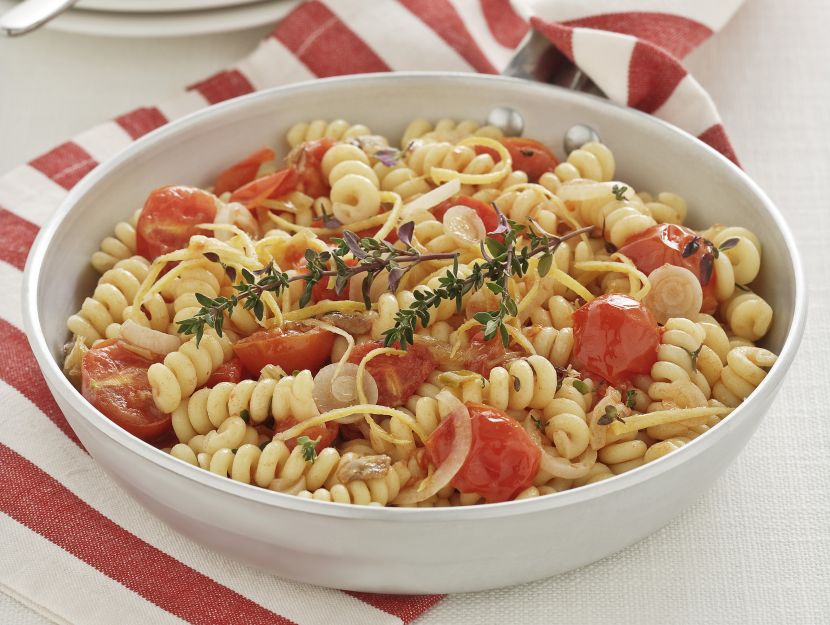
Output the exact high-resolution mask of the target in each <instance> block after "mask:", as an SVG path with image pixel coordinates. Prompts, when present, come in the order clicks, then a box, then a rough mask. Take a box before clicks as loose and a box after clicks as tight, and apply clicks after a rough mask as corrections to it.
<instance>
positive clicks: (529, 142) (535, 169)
mask: <svg viewBox="0 0 830 625" xmlns="http://www.w3.org/2000/svg"><path fill="white" fill-rule="evenodd" d="M499 141H501V143H502V145H504V147H506V148H507V151H508V152H510V158H511V159H512V160H513V169H514V170H516V169H521V170H522V171H523V172H525V173H526V174H527V178H528V180H529V181H530V182H536V181H537V180H539V178H541V177H542V174H544V173H546V172H549V171H553V170H554V169H555V168H556V166H557V165H558V164H559V159H557V158H556V156H554V154H553V152H552V151H551V149H550V148H549V147H548V146H546V145H545V144H544V143H541V142H539V141H536V140H534V139H526V138H525V137H504V138H503V139H499ZM475 151H476V153H477V154H489V155H490V156H491V157H492V158H493V160H494V161H496V162H498V161H499V160H501V157H500V156H499V154H498V152H496V151H495V150H494V149H493V148H488V147H485V146H483V145H477V146H475Z"/></svg>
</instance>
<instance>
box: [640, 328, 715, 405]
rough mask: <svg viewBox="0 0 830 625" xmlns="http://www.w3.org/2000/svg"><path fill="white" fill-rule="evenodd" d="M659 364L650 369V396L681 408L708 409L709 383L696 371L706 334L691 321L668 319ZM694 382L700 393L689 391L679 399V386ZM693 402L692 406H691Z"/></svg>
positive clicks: (661, 343)
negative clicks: (704, 407) (683, 383)
mask: <svg viewBox="0 0 830 625" xmlns="http://www.w3.org/2000/svg"><path fill="white" fill-rule="evenodd" d="M664 330H665V331H664V332H663V336H662V338H661V340H660V347H659V348H658V350H657V362H655V363H654V365H653V366H652V367H651V377H652V379H653V380H654V383H653V384H652V385H651V386H650V387H649V390H648V393H649V395H650V396H651V398H652V399H653V400H654V401H674V403H675V405H677V406H678V407H680V408H695V407H699V406H705V405H706V401H707V399H708V398H709V395H710V394H711V389H710V387H709V381H708V380H707V379H706V376H704V375H703V374H702V373H701V372H700V371H698V369H697V358H698V355H699V353H700V350H701V346H702V345H703V341H704V340H705V339H706V332H705V331H704V330H703V328H702V327H700V326H699V325H698V324H696V323H695V322H694V321H691V320H690V319H684V318H674V319H669V320H668V321H667V322H666V325H665V326H664ZM688 381H690V382H692V383H693V384H694V385H695V387H697V389H698V390H697V392H695V391H694V390H692V389H689V388H687V387H684V388H685V392H684V393H683V395H682V397H683V398H682V400H681V399H680V393H679V391H678V389H679V388H680V386H681V385H680V383H682V382H688ZM690 402H691V403H690Z"/></svg>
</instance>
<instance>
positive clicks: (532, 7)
mask: <svg viewBox="0 0 830 625" xmlns="http://www.w3.org/2000/svg"><path fill="white" fill-rule="evenodd" d="M741 1H742V0H548V1H546V0H528V1H525V2H518V1H517V2H514V6H511V4H510V2H509V0H478V1H475V0H398V1H394V0H375V1H374V2H365V1H363V0H326V1H312V2H306V3H304V4H302V5H300V6H299V7H297V8H296V9H295V10H294V11H293V12H292V13H290V14H289V15H288V16H287V17H285V18H284V19H283V20H282V22H281V23H280V24H279V25H277V26H276V28H275V30H274V31H273V32H272V34H271V35H270V36H269V37H268V38H267V39H266V40H265V41H263V42H262V43H260V44H259V46H258V47H257V49H256V50H255V51H254V52H253V53H252V54H251V55H250V56H249V57H247V58H246V59H244V60H243V61H241V62H240V63H239V64H238V65H237V66H236V67H234V68H231V69H228V70H225V71H222V72H219V73H218V74H215V75H214V76H212V77H210V78H208V79H207V80H204V81H202V82H200V83H198V84H195V85H192V86H190V87H188V88H187V89H186V90H185V91H184V92H183V93H181V94H180V95H178V96H176V97H174V98H172V99H170V100H168V101H166V102H163V103H160V104H157V105H155V106H148V107H143V108H139V109H136V110H134V111H131V112H129V113H126V114H125V115H122V116H120V117H118V118H116V119H115V120H112V121H109V122H106V123H103V124H101V125H99V126H96V127H95V128H92V129H90V130H88V131H87V132H84V133H82V134H80V135H78V136H76V137H74V138H73V139H72V140H70V141H67V142H66V143H63V144H61V145H59V146H57V147H56V148H54V149H53V150H51V151H50V152H48V153H46V154H43V155H42V156H40V157H38V158H36V159H34V160H32V161H30V162H29V163H27V164H25V165H21V166H20V167H18V168H16V169H14V170H12V171H10V172H9V173H7V174H6V175H4V176H2V177H0V287H2V293H3V296H2V297H0V406H2V408H1V409H0V512H2V514H0V535H2V537H3V538H2V543H1V544H0V590H3V591H5V592H6V593H8V594H11V595H12V596H15V597H17V598H19V599H20V600H21V601H23V602H24V603H26V604H27V605H29V606H31V607H33V608H34V609H36V610H37V611H39V612H41V613H42V614H44V615H45V616H47V617H48V618H51V619H53V620H55V621H56V622H61V623H72V624H81V623H83V624H85V625H112V624H113V623H119V624H129V623H135V624H139V623H141V624H146V623H154V624H160V623H181V622H183V621H184V622H188V623H194V624H200V625H208V624H222V625H226V624H240V625H242V624H245V625H250V624H266V623H269V624H270V623H300V624H312V623H326V624H328V623H332V622H337V623H346V624H348V623H354V624H360V625H372V624H376V623H377V624H394V623H410V622H412V621H413V620H415V619H417V618H418V617H419V616H420V615H422V614H423V613H424V612H426V611H427V610H429V608H430V607H431V606H433V605H434V604H436V603H437V602H439V601H440V600H441V598H442V597H441V596H437V595H434V596H416V597H402V596H390V595H386V596H384V595H369V594H365V593H351V592H341V591H337V590H328V589H323V588H317V587H312V586H307V585H304V584H298V583H294V582H289V581H285V580H281V579H278V578H275V577H272V576H269V575H266V574H264V573H262V572H259V571H257V570H254V569H252V568H249V567H247V566H244V565H241V564H238V563H236V562H234V561H232V560H231V559H228V558H226V557H223V556H220V555H218V554H215V553H213V552H211V551H209V550H207V549H204V548H203V547H200V546H199V545H196V544H194V543H193V542H191V541H190V540H188V539H187V538H185V537H183V536H181V535H179V534H176V533H174V532H173V531H171V530H170V529H169V528H167V527H166V526H165V525H163V524H162V523H160V522H159V521H158V520H156V519H155V518H154V517H152V516H150V515H149V514H148V513H146V512H145V511H144V510H143V509H142V508H140V507H139V506H138V505H137V504H136V503H135V502H133V501H132V500H131V499H130V498H129V497H127V496H126V495H125V494H124V493H123V492H122V491H121V490H120V489H119V488H118V487H117V486H116V485H115V484H114V483H113V482H112V481H111V480H110V479H109V478H108V477H107V476H106V475H105V474H104V473H103V472H102V471H101V470H100V469H99V468H98V467H97V466H96V464H95V462H94V461H93V460H92V459H91V458H90V457H89V455H88V454H87V453H86V452H85V451H84V449H83V448H82V447H81V446H80V443H79V442H78V440H77V438H76V437H75V435H74V434H73V432H72V431H71V430H70V428H69V426H68V425H67V423H66V421H65V419H64V417H63V415H62V414H61V412H60V410H59V409H58V407H57V405H56V404H55V402H54V401H53V399H52V396H51V395H50V393H49V391H48V389H47V387H46V384H45V382H44V381H43V379H42V377H41V375H40V372H39V370H38V367H37V365H36V364H35V360H34V357H33V356H32V353H31V351H30V349H29V346H28V343H27V341H26V337H25V335H24V334H23V330H22V327H23V324H22V318H21V317H22V313H21V310H20V288H21V271H22V269H23V265H24V262H25V260H26V256H27V254H28V250H29V246H30V245H31V243H32V240H33V239H34V237H35V235H36V234H37V231H38V229H39V227H40V226H42V225H43V224H44V223H45V222H46V221H47V220H48V219H49V217H50V216H51V215H52V213H53V211H54V210H55V209H56V207H57V206H58V204H59V203H60V202H61V200H62V199H63V198H64V196H65V195H66V193H67V191H68V190H69V189H71V188H72V187H73V186H74V185H75V184H76V183H77V182H78V181H79V180H80V179H81V178H83V177H84V175H86V174H87V173H88V172H89V171H91V170H92V169H93V168H94V167H95V166H96V165H97V164H98V163H100V162H102V161H104V160H106V159H108V158H110V157H111V156H113V155H114V154H116V153H117V152H118V151H120V150H121V149H122V148H124V147H125V146H127V145H129V144H130V143H131V142H132V141H134V140H135V139H137V138H138V137H140V136H141V135H143V134H145V133H147V132H149V131H150V130H153V129H154V128H158V127H159V126H161V125H163V124H165V123H167V122H168V121H170V120H172V119H176V118H178V117H181V116H182V115H185V114H186V113H190V112H192V111H195V110H197V109H199V108H202V107H204V106H207V105H209V104H213V103H216V102H220V101H222V100H226V99H228V98H232V97H235V96H239V95H243V94H245V93H250V92H252V91H255V90H258V89H264V88H267V87H273V86H276V85H283V84H287V83H292V82H297V81H301V80H308V79H312V78H315V77H325V76H335V75H340V74H352V73H362V72H378V71H396V70H454V71H476V72H485V73H498V72H500V71H501V70H503V69H504V68H505V67H506V65H507V64H508V62H509V60H510V59H511V57H512V55H513V52H514V50H515V48H516V46H517V45H518V44H519V43H520V41H521V40H522V38H523V37H524V36H525V34H526V33H527V31H528V24H530V26H531V27H533V28H536V29H537V30H539V31H540V32H541V33H543V34H544V35H545V36H546V37H547V38H548V39H549V40H550V42H551V43H552V44H553V45H554V46H555V47H556V48H558V49H559V51H561V52H562V53H563V54H565V55H566V56H567V57H568V58H570V59H571V60H572V61H573V62H574V63H575V64H576V65H577V66H578V67H580V68H581V69H582V70H583V71H584V72H585V73H586V74H587V75H588V76H589V77H590V78H591V79H592V80H593V81H594V82H595V83H596V84H597V85H598V86H599V88H600V89H602V91H604V92H605V93H606V94H607V95H608V96H609V97H610V98H611V99H613V100H616V101H617V102H620V103H623V104H628V105H630V106H633V107H636V108H639V109H641V110H644V111H646V112H649V113H652V114H654V115H657V116H659V117H661V118H663V119H665V120H667V121H669V122H672V123H674V124H676V125H678V126H680V127H682V128H684V129H686V130H688V131H689V132H691V133H692V134H694V135H696V136H698V137H700V138H701V139H702V140H703V141H705V142H707V143H709V144H710V145H712V146H714V147H715V148H716V149H718V150H720V151H721V152H723V153H724V154H726V155H727V156H729V157H730V158H732V159H734V158H735V156H734V153H733V152H732V149H731V146H730V145H729V141H728V139H727V137H726V134H725V133H724V130H723V127H722V126H721V124H720V120H719V118H718V115H717V111H716V110H715V107H714V105H713V104H712V102H711V100H710V99H709V97H708V96H707V94H706V93H705V91H704V90H703V89H702V88H701V86H700V85H699V84H698V83H697V82H695V80H694V79H693V78H692V77H691V76H690V75H689V74H688V73H687V72H686V71H685V69H684V68H683V67H682V65H681V64H680V61H679V59H681V58H682V57H683V56H685V55H686V54H688V53H689V52H690V51H691V50H692V49H694V48H695V47H696V46H697V45H699V44H700V43H702V42H703V41H704V40H706V39H707V38H708V37H709V36H710V35H712V34H713V33H714V32H715V31H717V30H718V29H719V28H720V27H721V26H723V25H724V24H725V23H726V21H727V20H728V19H729V18H730V17H731V15H732V14H733V13H734V12H735V11H736V10H737V8H738V7H739V6H740V4H741ZM332 115H333V116H336V115H337V111H336V110H333V111H332ZM435 115H436V116H437V115H440V111H435ZM369 122H371V120H369ZM551 583H554V582H551ZM470 616H471V618H472V617H474V615H470Z"/></svg>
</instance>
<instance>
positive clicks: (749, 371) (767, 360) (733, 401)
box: [712, 346, 777, 407]
mask: <svg viewBox="0 0 830 625" xmlns="http://www.w3.org/2000/svg"><path fill="white" fill-rule="evenodd" d="M776 359H777V356H776V355H775V354H773V353H772V352H770V351H768V350H766V349H764V348H762V347H746V346H739V347H735V348H734V349H732V350H731V351H730V352H729V355H728V356H727V357H726V367H724V369H723V372H722V373H721V378H720V381H718V382H717V384H715V388H714V389H713V390H712V394H713V396H714V398H715V399H717V400H718V401H719V402H721V403H722V404H724V405H726V406H729V407H735V406H737V405H738V404H740V403H741V402H742V401H743V400H744V399H746V398H747V397H748V396H749V394H750V393H751V392H752V391H754V390H755V388H756V387H757V386H758V385H759V384H760V383H761V382H763V381H764V378H765V377H767V371H766V370H767V369H769V367H771V366H772V365H774V364H775V361H776Z"/></svg>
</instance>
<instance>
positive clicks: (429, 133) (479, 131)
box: [401, 119, 503, 148]
mask: <svg viewBox="0 0 830 625" xmlns="http://www.w3.org/2000/svg"><path fill="white" fill-rule="evenodd" d="M471 136H476V137H489V138H491V139H500V138H501V137H502V136H503V133H502V131H501V130H499V129H498V128H496V127H495V126H486V125H484V126H483V125H481V124H480V123H478V122H477V121H474V120H471V119H465V120H462V121H459V122H456V121H455V120H452V119H441V120H439V121H437V122H436V123H435V125H433V124H432V123H431V122H429V121H427V120H426V119H415V120H413V121H411V122H410V123H409V125H408V126H407V127H406V130H405V131H404V133H403V137H402V138H401V147H402V148H406V147H408V146H409V144H410V143H411V142H412V141H414V140H416V139H421V140H423V141H436V142H438V141H448V142H450V143H456V142H458V141H461V140H462V139H466V138H467V137H471Z"/></svg>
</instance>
